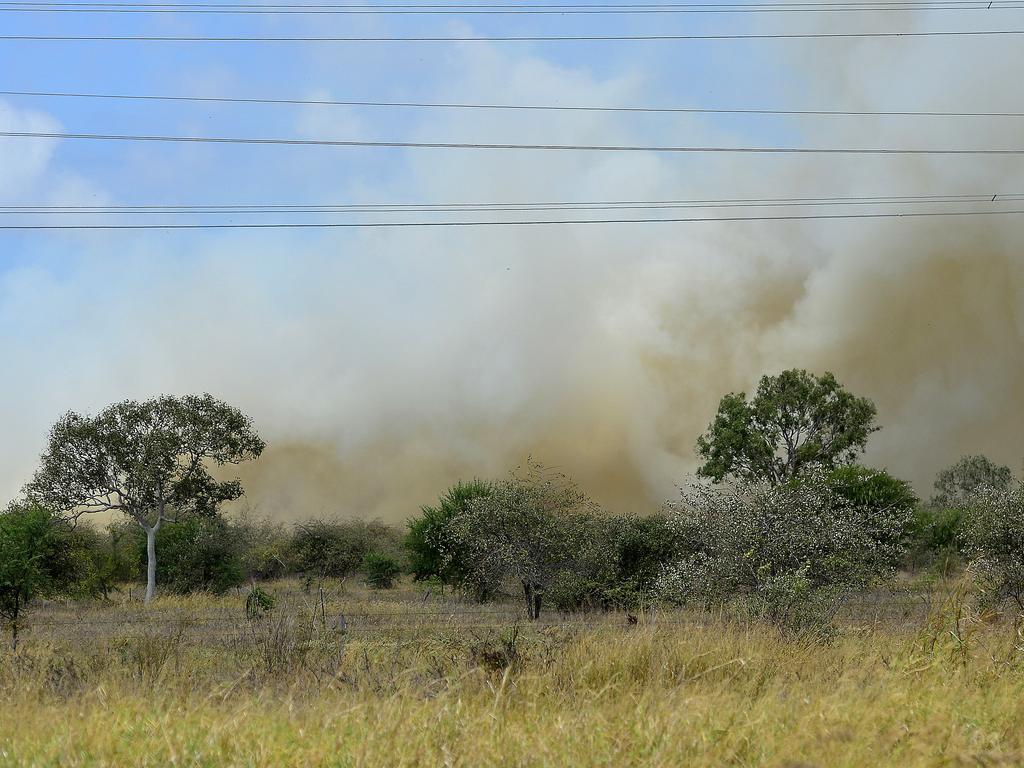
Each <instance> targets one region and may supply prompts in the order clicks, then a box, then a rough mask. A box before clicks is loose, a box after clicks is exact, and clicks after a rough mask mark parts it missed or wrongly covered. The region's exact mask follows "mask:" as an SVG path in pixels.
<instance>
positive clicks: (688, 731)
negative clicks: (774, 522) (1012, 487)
mask: <svg viewBox="0 0 1024 768" xmlns="http://www.w3.org/2000/svg"><path fill="white" fill-rule="evenodd" d="M276 591H277V592H278V594H281V595H283V600H282V604H281V605H279V606H278V608H276V609H275V610H274V611H273V612H272V613H271V615H270V616H269V617H268V618H267V619H264V620H263V621H261V622H259V624H258V625H257V626H255V627H250V626H248V625H247V624H246V622H245V621H244V620H237V617H239V616H241V613H242V609H241V605H242V601H243V597H242V596H240V595H232V596H227V597H223V598H212V597H195V598H182V599H179V598H167V599H164V600H162V601H160V602H158V603H157V604H156V605H155V606H153V607H151V608H150V609H148V610H147V611H143V610H142V609H141V608H140V607H139V606H137V605H115V606H106V607H103V606H89V607H76V606H72V605H65V606H49V607H48V608H47V609H46V610H45V611H43V612H41V613H40V614H39V615H38V616H37V621H38V622H39V625H38V626H37V628H36V630H34V631H33V632H32V633H30V634H29V635H28V636H27V638H26V642H25V644H24V645H23V647H22V649H21V651H20V652H19V654H18V656H17V657H13V656H12V655H11V654H10V653H9V652H4V654H3V655H0V713H2V714H0V765H4V766H7V765H10V766H36V765H54V766H57V765H59V766H79V765H97V766H98V765H109V766H121V765H152V766H164V765H188V766H192V765H197V766H315V765H332V766H369V765H372V766H378V765H380V766H393V765H397V766H406V765H408V766H413V765H429V766H435V765H452V766H486V765H501V766H519V765H522V766H533V765H536V766H552V765H580V766H589V765H606V766H616V767H617V766H630V765H643V766H681V765H685V766H704V765H708V766H710V765H715V766H718V765H741V766H745V765H775V766H794V767H795V766H812V765H820V766H869V765H894V766H896V765H898V766H923V765H929V766H930V765H1020V764H1022V763H1024V728H1022V727H1021V723H1024V697H1022V696H1021V690H1022V689H1024V641H1022V639H1021V637H1020V635H1019V633H1017V632H1016V631H1015V629H1014V627H1013V626H1011V624H1010V623H1009V622H1008V621H1003V622H998V621H997V622H992V623H987V624H986V623H981V622H978V621H975V620H972V619H970V618H964V617H963V616H961V617H960V623H959V629H957V623H956V615H955V614H956V612H955V611H952V612H947V613H946V614H941V615H937V616H936V617H935V620H934V621H933V622H931V623H930V624H924V625H921V626H919V627H917V628H915V629H914V630H913V631H906V629H907V628H906V627H903V628H901V629H880V628H859V629H858V628H854V627H847V628H846V629H844V630H843V631H842V632H841V633H840V635H839V636H838V637H837V638H836V639H835V641H834V642H832V643H831V644H828V645H820V644H814V643H810V642H804V641H800V640H798V639H792V638H790V639H787V638H784V637H781V636H779V635H778V634H777V633H775V632H774V631H772V630H770V629H767V628H764V627H758V626H749V625H742V624H737V623H730V622H727V621H725V620H718V621H702V622H697V621H683V620H682V619H683V618H684V617H683V616H682V615H677V616H675V617H662V622H661V624H659V625H657V626H652V625H650V624H644V623H643V622H641V623H640V624H639V625H635V626H630V625H627V624H626V622H625V621H624V620H623V618H622V617H621V616H614V615H612V616H605V617H601V618H598V619H596V620H593V621H590V622H586V623H584V622H579V623H575V624H566V625H556V624H551V625H548V626H541V627H536V626H525V627H524V626H520V628H519V631H518V633H515V632H513V630H512V623H511V621H506V620H504V618H503V617H501V616H497V617H494V620H493V621H492V620H490V619H489V620H488V621H487V622H485V621H483V620H482V617H481V616H479V615H476V616H469V617H467V616H465V615H463V614H462V613H461V612H459V611H457V610H456V609H459V608H461V609H462V610H465V609H467V608H471V607H472V606H459V605H458V604H457V603H456V602H452V601H441V600H438V599H437V598H436V596H435V597H432V598H429V599H428V600H426V601H425V600H424V599H423V597H422V595H420V594H419V593H418V592H416V591H415V590H412V589H411V588H408V587H406V588H403V589H402V590H399V591H397V592H395V593H389V594H388V596H387V599H381V597H382V596H381V595H374V594H371V593H368V592H365V591H363V590H361V589H358V590H357V589H353V588H349V589H347V590H345V591H344V592H342V591H341V590H338V589H337V588H336V587H335V589H334V591H333V592H331V593H330V594H327V595H325V596H324V601H323V604H324V605H325V606H326V607H327V611H326V613H327V616H328V622H327V626H326V627H324V626H323V621H322V620H321V619H320V618H319V613H317V612H318V611H319V608H318V607H317V606H318V605H319V603H320V600H319V594H318V593H316V592H315V590H314V592H313V593H311V594H309V595H306V594H304V593H302V592H301V591H300V590H298V589H297V588H295V587H294V586H281V585H279V586H278V588H277V589H276ZM357 608H359V609H360V610H359V611H357V610H356V609H357ZM440 608H449V609H451V611H453V612H455V615H443V614H430V615H429V617H426V616H417V615H415V614H417V613H418V612H421V611H425V610H433V609H440ZM75 610H78V611H79V613H80V615H81V616H82V617H83V618H86V619H88V618H91V619H97V620H98V619H103V620H110V621H112V622H113V623H111V624H101V625H97V626H103V627H105V628H106V634H105V635H100V634H98V633H93V632H92V631H91V630H90V629H88V625H87V624H85V623H81V624H80V625H79V627H78V631H75V629H73V628H71V629H69V628H68V627H67V625H66V624H65V623H64V622H63V619H64V618H66V617H67V616H69V615H70V614H71V613H72V612H73V611H75ZM342 610H347V611H348V614H349V615H350V616H353V615H355V614H356V613H359V612H361V613H375V614H376V615H377V616H378V617H379V620H378V622H377V623H373V622H369V620H367V622H368V623H364V624H362V625H358V624H357V623H356V622H355V620H354V619H353V620H352V622H351V626H350V629H351V631H350V632H349V633H348V634H346V635H341V634H340V633H339V632H337V631H336V630H335V629H334V628H333V627H332V623H333V622H332V619H333V617H334V616H335V615H336V613H337V612H339V611H342ZM315 613H316V615H317V617H318V618H316V619H314V614H315ZM509 613H510V615H511V613H512V609H511V608H509ZM392 614H394V615H392ZM403 617H404V618H403ZM55 618H60V619H61V623H60V625H59V627H49V628H47V625H45V624H43V623H42V622H44V621H46V620H48V619H49V620H53V619H55ZM211 618H216V619H218V620H219V623H215V624H209V623H207V624H204V623H203V622H204V620H209V619H211ZM428 618H429V620H428ZM666 618H668V619H672V618H674V619H675V620H676V621H678V623H670V622H669V621H666ZM689 618H691V619H692V617H689ZM220 625H224V627H223V628H222V629H221V630H219V631H218V633H217V634H213V635H208V636H206V637H205V639H204V636H203V634H202V633H203V632H204V631H206V629H207V628H208V627H209V626H220ZM491 625H493V626H491ZM58 630H59V631H58Z"/></svg>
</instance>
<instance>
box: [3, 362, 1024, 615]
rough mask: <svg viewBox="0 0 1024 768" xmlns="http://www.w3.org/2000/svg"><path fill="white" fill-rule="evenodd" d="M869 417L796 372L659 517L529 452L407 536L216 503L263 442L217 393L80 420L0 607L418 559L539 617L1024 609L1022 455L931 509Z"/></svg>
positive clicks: (764, 386) (942, 486)
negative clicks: (959, 598) (140, 585)
mask: <svg viewBox="0 0 1024 768" xmlns="http://www.w3.org/2000/svg"><path fill="white" fill-rule="evenodd" d="M874 420H875V407H874V405H873V403H871V401H870V400H868V399H866V398H862V397H857V396H855V395H853V394H852V393H850V392H848V391H847V390H845V389H844V388H843V387H842V386H841V385H840V384H839V383H838V382H837V381H836V379H835V377H834V376H832V375H831V374H828V373H826V374H824V375H822V376H815V375H813V374H809V373H807V372H806V371H800V370H791V371H784V372H782V373H781V374H779V375H778V376H765V377H763V378H762V380H761V382H760V384H759V386H758V388H757V390H756V392H755V393H754V394H753V396H752V397H750V398H748V397H747V396H746V394H745V393H732V394H729V395H726V396H725V397H723V398H722V400H721V402H720V404H719V408H718V412H717V413H716V415H715V417H714V419H713V420H712V422H711V424H710V425H709V426H708V429H707V431H706V432H705V433H704V434H703V435H701V436H700V437H699V439H698V441H697V454H698V455H699V456H700V458H701V459H702V461H703V464H702V465H701V466H700V468H699V469H698V478H697V479H695V480H694V481H693V482H692V483H690V484H688V485H686V486H685V487H684V488H683V490H682V494H681V498H680V499H678V500H677V501H674V502H671V503H669V504H668V505H667V506H666V507H665V508H664V509H663V510H662V511H660V512H659V513H657V514H652V515H616V514H610V513H608V512H607V511H606V510H602V509H600V508H599V507H598V505H597V504H596V503H594V501H593V500H591V499H590V498H589V497H588V496H587V494H586V493H585V492H584V491H583V490H582V489H581V488H579V487H578V486H577V485H576V484H575V483H574V482H573V481H572V480H571V479H570V478H568V477H566V476H564V475H562V474H560V473H558V472H554V471H552V470H550V469H548V468H546V467H544V466H543V465H541V464H539V463H535V462H529V463H528V464H527V465H526V466H525V467H523V468H521V469H520V470H518V471H515V472H513V473H512V474H511V475H510V476H509V477H507V478H503V479H491V480H472V481H468V482H460V483H457V484H456V485H455V486H453V487H451V488H450V489H449V490H448V491H447V492H446V493H444V494H443V495H442V496H441V498H440V499H439V500H438V501H437V502H436V503H435V504H430V505H426V506H424V507H423V508H422V509H421V510H420V513H419V514H417V515H415V516H413V517H412V518H411V519H410V520H409V521H408V524H407V526H406V527H405V528H395V527H392V526H388V525H385V524H383V523H380V522H367V521H363V520H358V519H349V520H326V519H325V520H313V521H307V522H303V523H298V524H294V525H284V524H281V523H274V522H269V521H260V520H255V519H253V518H247V517H235V518H232V517H226V516H224V515H222V514H221V513H220V506H221V504H222V503H223V502H225V501H229V500H233V499H237V498H239V497H240V496H241V494H242V488H241V485H240V484H239V483H238V482H237V481H230V480H221V479H216V478H215V477H214V475H213V474H212V473H211V472H210V471H209V470H208V467H207V465H213V464H215V465H220V466H223V465H225V464H233V463H238V462H241V461H247V460H251V459H254V458H256V457H258V456H259V454H260V453H261V452H262V450H263V442H262V440H261V439H260V438H259V436H258V435H257V434H256V432H255V429H254V428H253V426H252V424H251V422H250V420H249V419H248V418H247V417H245V416H244V415H243V414H241V413H240V412H239V411H237V409H234V408H232V407H231V406H229V405H227V404H225V403H222V402H220V401H217V400H215V399H214V398H212V397H210V396H209V395H204V396H198V397H197V396H188V397H184V398H173V397H160V398H156V399H154V400H150V401H145V402H141V403H139V402H134V401H126V402H124V403H118V404H115V405H113V406H110V407H109V408H107V409H105V410H104V411H103V412H101V413H100V414H99V415H98V416H96V417H87V416H80V415H78V414H74V413H68V414H66V415H65V416H64V417H63V418H62V419H61V420H60V421H59V422H58V423H57V424H56V425H55V426H54V428H53V429H52V430H51V434H50V438H49V442H48V447H47V449H46V451H45V452H44V454H43V456H42V457H41V461H40V468H39V470H38V471H37V472H36V474H35V476H34V477H33V479H32V481H31V482H30V483H28V485H27V486H26V489H25V494H24V498H23V499H22V500H20V501H18V502H16V503H13V504H12V505H11V506H10V507H9V508H8V510H7V511H6V512H5V513H3V514H0V616H2V617H5V618H6V619H7V621H8V622H9V623H10V624H11V625H12V627H16V624H17V622H18V620H19V616H20V615H21V612H22V611H23V610H24V608H25V606H26V605H28V604H29V603H30V602H31V601H32V600H33V599H34V598H36V597H39V596H45V595H54V594H88V595H95V596H99V597H104V596H107V595H109V593H110V591H111V590H112V589H115V588H117V587H118V585H120V584H123V583H130V582H133V581H135V580H140V581H144V583H145V584H146V591H145V599H146V600H147V601H148V600H150V599H152V597H153V595H154V594H155V592H156V586H157V584H158V583H159V584H160V585H161V588H162V589H166V590H171V591H176V592H188V591H194V590H209V591H214V592H218V591H224V590H228V589H231V588H233V587H237V586H240V585H241V584H243V583H246V582H248V581H256V580H268V579H274V578H281V577H285V576H298V577H301V578H302V579H304V580H305V581H306V583H307V584H308V585H310V586H312V584H313V583H314V582H315V581H318V580H323V579H327V578H335V579H337V578H353V577H359V578H362V579H364V580H365V581H366V582H367V583H369V584H371V585H372V586H375V587H379V588H389V587H390V586H392V585H393V583H394V581H395V579H396V578H397V577H398V576H399V575H400V574H401V573H402V572H403V571H406V572H408V573H410V574H411V575H412V577H413V578H415V579H417V580H420V581H431V582H433V583H435V584H437V585H438V586H439V587H442V588H451V589H455V590H459V591H460V592H462V593H464V594H466V595H470V596H472V597H474V598H475V599H477V600H481V601H484V600H492V599H496V598H499V597H506V596H512V595H518V596H520V598H519V599H522V600H524V601H525V606H526V609H527V612H528V615H529V616H530V617H531V618H537V617H538V616H539V615H540V613H541V611H542V610H545V609H546V608H548V607H554V608H556V609H558V610H563V611H573V610H592V609H612V608H620V609H626V610H630V611H633V610H637V609H640V608H642V607H643V606H645V605H649V604H652V603H655V602H672V603H680V604H689V605H699V606H701V607H704V608H709V607H717V608H722V609H728V610H738V611H743V612H745V613H748V614H751V615H754V616H757V617H759V618H763V619H766V620H769V621H771V622H773V623H775V624H777V625H779V626H783V627H788V628H795V629H799V630H803V629H808V628H822V627H828V626H830V625H831V619H832V617H833V616H834V614H835V611H836V610H837V609H838V606H839V605H841V603H842V601H843V600H844V599H845V598H846V597H847V596H849V595H850V594H852V593H854V592H856V591H857V590H862V589H864V588H866V587H869V586H871V585H872V584H876V583H879V582H880V581H883V580H885V579H888V578H891V577H892V576H893V574H894V573H895V572H896V571H897V570H899V569H909V570H921V569H925V570H926V571H930V572H934V573H937V574H940V575H949V574H951V573H953V572H955V571H956V570H957V569H959V568H961V567H964V566H969V567H971V568H972V570H973V572H974V573H975V574H976V576H977V577H978V581H979V585H980V586H981V588H982V593H983V594H984V595H985V597H986V599H990V600H1002V599H1006V598H1011V599H1013V600H1016V601H1017V604H1018V605H1019V606H1020V607H1021V608H1022V609H1024V491H1022V490H1021V487H1020V485H1019V484H1018V483H1016V482H1015V481H1014V479H1013V476H1012V473H1011V472H1010V470H1009V468H1007V467H1001V466H998V465H996V464H994V463H993V462H991V461H989V460H988V459H986V458H984V457H982V456H968V457H965V458H964V459H962V460H961V461H960V462H958V463H957V464H956V465H954V466H953V467H950V468H949V469H947V470H945V471H943V472H942V473H940V475H939V477H938V479H937V481H936V484H935V487H936V494H935V496H934V498H932V499H931V500H930V501H929V502H927V503H922V502H921V501H920V500H919V499H918V498H917V497H916V496H915V494H914V493H913V491H912V489H911V488H910V486H909V485H908V484H907V483H905V482H903V481H901V480H899V479H897V478H895V477H893V476H891V475H890V474H888V473H887V472H885V471H882V470H877V469H870V468H866V467H861V466H858V465H857V464H856V461H857V460H858V458H859V456H860V455H861V454H862V453H863V451H864V450H865V447H866V444H867V440H868V438H869V436H870V435H871V434H872V433H873V432H874V431H876V430H877V426H876V425H875V422H874ZM218 477H219V475H218ZM100 511H109V512H113V513H119V514H118V517H117V519H116V521H115V522H114V523H113V524H112V525H110V526H109V527H108V528H107V529H106V530H103V531H99V530H95V529H93V528H91V527H89V526H88V525H87V524H85V523H84V521H85V520H86V519H88V516H89V515H90V514H91V513H94V512H100ZM76 523H77V524H76Z"/></svg>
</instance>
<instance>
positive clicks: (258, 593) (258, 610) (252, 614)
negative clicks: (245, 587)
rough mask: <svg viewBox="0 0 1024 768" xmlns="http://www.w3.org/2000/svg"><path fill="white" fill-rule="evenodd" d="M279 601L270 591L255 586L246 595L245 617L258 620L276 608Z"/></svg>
mask: <svg viewBox="0 0 1024 768" xmlns="http://www.w3.org/2000/svg"><path fill="white" fill-rule="evenodd" d="M276 602H277V601H276V600H274V596H273V595H271V594H270V593H269V592H267V591H265V590H263V589H260V588H259V587H256V586H254V587H253V588H252V589H251V590H249V594H248V595H246V597H245V618H247V619H248V620H249V621H257V620H258V619H261V618H263V616H264V615H265V614H267V613H269V612H270V611H272V610H273V609H274V605H275V603H276Z"/></svg>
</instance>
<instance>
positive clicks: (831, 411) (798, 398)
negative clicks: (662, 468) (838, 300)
mask: <svg viewBox="0 0 1024 768" xmlns="http://www.w3.org/2000/svg"><path fill="white" fill-rule="evenodd" d="M875 413H876V411H875V405H874V403H872V402H871V401H870V400H868V399H867V398H863V397H856V396H854V395H853V394H851V393H850V392H848V391H847V390H846V389H844V388H843V387H842V385H840V384H839V382H838V381H836V378H835V376H833V375H832V374H831V373H825V374H824V375H823V376H820V377H818V376H815V375H814V374H810V373H808V372H807V371H802V370H796V369H793V370H788V371H783V372H782V373H780V374H779V375H778V376H764V377H762V379H761V383H760V384H759V385H758V388H757V392H756V393H755V395H754V398H753V399H752V400H751V401H750V402H748V401H747V398H746V395H745V394H744V393H742V392H740V393H738V394H728V395H726V396H725V397H723V398H722V400H721V402H720V403H719V406H718V413H717V414H716V415H715V419H714V421H712V423H711V425H710V426H709V427H708V430H707V432H705V433H704V434H703V435H701V436H700V438H698V440H697V452H698V454H699V455H700V457H701V458H702V459H703V460H704V464H703V465H702V466H701V467H700V469H699V470H698V474H699V475H701V476H702V477H707V478H710V479H712V480H714V481H715V482H720V481H721V480H723V479H724V478H726V477H734V478H738V479H742V480H752V481H769V482H775V483H781V482H784V481H786V480H789V479H792V478H794V477H796V476H798V475H800V474H802V473H804V472H807V471H809V470H813V469H826V470H828V469H832V468H834V467H836V466H837V465H839V464H843V463H850V462H852V461H854V459H856V457H857V456H858V455H859V454H860V453H862V452H863V451H864V448H865V446H866V444H867V439H868V436H869V435H870V434H871V433H872V432H874V431H876V430H877V427H875V426H874V420H875Z"/></svg>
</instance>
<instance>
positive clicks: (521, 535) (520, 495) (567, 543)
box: [452, 462, 597, 619]
mask: <svg viewBox="0 0 1024 768" xmlns="http://www.w3.org/2000/svg"><path fill="white" fill-rule="evenodd" d="M596 511H597V507H596V505H595V504H594V503H593V502H592V501H591V500H590V499H589V498H588V497H587V496H586V495H585V494H584V493H583V492H582V491H581V490H580V489H579V488H578V487H577V486H576V484H575V483H573V482H572V481H571V480H569V479H568V478H567V477H565V475H562V474H560V473H556V472H552V471H551V470H549V469H547V468H546V467H544V466H543V465H541V464H538V463H536V462H530V463H529V464H528V465H527V469H526V471H525V472H517V473H513V475H512V477H511V478H510V479H508V480H504V481H501V482H497V483H494V485H493V486H492V488H491V491H490V493H488V494H486V495H484V496H479V497H477V498H475V499H474V500H473V501H472V502H471V503H470V504H469V505H468V508H467V509H466V510H465V512H463V513H461V514H459V515H458V516H457V517H455V518H454V520H453V521H452V530H453V533H454V537H455V540H456V542H458V545H459V551H461V552H464V553H465V554H466V556H467V560H466V562H467V564H468V565H469V572H468V574H467V576H466V583H468V584H470V585H473V586H474V588H475V589H476V590H477V591H478V593H479V592H480V591H481V590H482V591H487V592H489V591H493V590H495V589H497V588H499V587H500V586H501V585H502V584H506V583H509V582H512V583H516V584H518V585H520V586H521V587H522V590H523V595H524V597H525V598H526V606H527V615H528V616H529V617H530V618H531V619H537V618H539V616H540V609H541V603H542V600H543V594H544V589H545V587H547V586H548V585H549V584H550V583H551V581H552V579H553V578H554V577H555V575H556V574H557V573H558V572H559V570H560V569H561V568H564V567H565V565H566V564H567V563H568V562H570V561H571V558H572V555H573V553H574V552H576V551H577V550H578V549H579V548H580V546H581V544H582V542H581V541H579V539H578V536H579V534H580V533H581V532H582V531H585V530H586V526H581V525H572V524H571V523H573V522H576V521H578V519H579V516H581V515H590V514H594V513H595V512H596Z"/></svg>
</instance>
